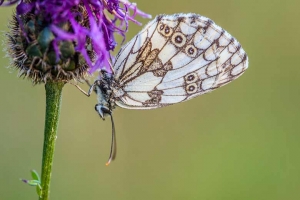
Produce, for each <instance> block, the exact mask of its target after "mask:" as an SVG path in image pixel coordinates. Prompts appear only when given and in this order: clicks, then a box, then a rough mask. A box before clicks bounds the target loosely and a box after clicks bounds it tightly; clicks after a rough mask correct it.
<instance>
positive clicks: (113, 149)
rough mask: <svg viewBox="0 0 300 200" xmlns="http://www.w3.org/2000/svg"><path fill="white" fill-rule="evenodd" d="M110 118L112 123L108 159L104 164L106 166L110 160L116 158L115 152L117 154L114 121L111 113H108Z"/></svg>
mask: <svg viewBox="0 0 300 200" xmlns="http://www.w3.org/2000/svg"><path fill="white" fill-rule="evenodd" d="M110 119H111V125H112V134H111V145H110V154H109V158H108V161H107V162H106V164H105V165H106V166H107V165H109V164H110V163H111V161H113V160H114V159H115V158H116V154H117V142H116V130H115V123H114V118H113V116H112V114H110Z"/></svg>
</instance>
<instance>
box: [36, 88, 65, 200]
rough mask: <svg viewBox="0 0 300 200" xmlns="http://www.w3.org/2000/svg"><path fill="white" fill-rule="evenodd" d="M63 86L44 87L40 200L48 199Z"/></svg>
mask: <svg viewBox="0 0 300 200" xmlns="http://www.w3.org/2000/svg"><path fill="white" fill-rule="evenodd" d="M63 86H64V83H62V82H47V83H46V85H45V89H46V116H45V130H44V134H45V135H44V147H43V161H42V179H41V186H42V191H41V195H40V198H39V199H40V200H48V199H49V194H50V180H51V170H52V164H53V157H54V148H55V141H56V134H57V127H58V121H59V114H60V107H61V97H62V88H63Z"/></svg>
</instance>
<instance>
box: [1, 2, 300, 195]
mask: <svg viewBox="0 0 300 200" xmlns="http://www.w3.org/2000/svg"><path fill="white" fill-rule="evenodd" d="M137 3H138V6H139V8H140V9H142V10H143V11H145V12H147V13H150V14H152V15H153V16H155V15H157V14H160V13H167V14H172V13H178V12H185V13H187V12H194V13H199V14H201V15H204V16H207V17H209V18H211V19H212V20H214V21H215V22H216V24H218V25H220V26H221V27H223V28H224V29H225V30H227V31H228V32H229V33H231V34H232V35H233V36H234V37H236V38H237V39H238V41H239V42H240V43H241V44H242V46H243V48H244V49H245V51H246V52H247V53H248V56H249V61H250V67H249V69H248V70H247V71H246V73H245V74H244V75H243V76H242V77H240V78H239V79H238V80H236V81H234V82H233V83H230V84H229V85H227V86H225V87H222V88H220V89H218V90H217V91H214V92H213V93H210V94H207V95H204V96H201V97H198V98H196V99H193V100H191V101H189V102H186V103H181V104H177V105H173V106H170V107H165V108H162V109H156V110H146V111H142V110H126V109H121V108H118V109H117V110H115V112H114V117H115V123H116V130H117V139H118V155H117V159H116V161H115V162H113V163H112V164H111V165H110V166H109V167H107V166H105V162H106V161H107V158H108V154H109V148H110V138H111V124H110V122H109V120H107V121H106V122H103V121H102V120H101V119H100V118H99V116H98V114H97V113H96V112H95V111H94V105H95V104H96V96H95V95H93V96H92V97H90V98H87V97H85V96H84V95H82V94H81V93H80V92H79V91H78V90H77V89H76V88H75V87H74V86H71V85H67V86H66V87H65V88H64V94H63V106H62V112H61V120H60V124H59V132H58V139H57V144H56V152H55V159H54V167H53V175H52V183H51V199H64V200H67V199H74V200H82V199H95V200H96V199H120V200H122V199H126V200H128V199H143V200H153V199H167V200H169V199H176V200H181V199H189V200H190V199H197V200H198V199H205V200H227V199H228V200H235V199H238V200H240V199H242V200H248V199H249V200H254V199H255V200H283V199H284V200H297V199H300V158H299V153H300V145H299V141H300V134H299V128H300V106H299V100H300V63H299V57H300V56H299V53H300V51H299V50H300V49H299V46H300V39H299V38H300V37H299V35H300V26H299V19H300V12H299V7H300V1H297V0H287V1H282V0H260V1H255V0H252V1H250V0H248V1H246V0H226V1H224V0H210V1H199V0H184V1H171V0H164V1H162V0H152V1H145V0H144V1H143V0H137ZM0 12H1V19H0V26H1V27H0V30H7V28H6V27H7V20H8V19H10V14H11V12H12V10H11V8H1V11H0ZM138 20H139V21H141V22H143V23H144V24H145V23H146V22H147V20H144V19H140V18H138ZM140 29H141V27H139V26H137V25H135V24H132V23H131V24H130V31H129V33H128V35H127V38H128V39H130V38H132V37H133V36H134V35H135V34H136V33H137V32H138V31H139V30H140ZM2 38H3V37H2ZM1 40H3V39H1ZM4 55H5V52H1V53H0V59H1V60H0V62H1V67H0V91H1V98H0V123H1V128H0V199H1V200H2V199H5V200H6V199H37V196H36V194H35V188H33V187H29V186H27V185H25V184H23V183H22V182H20V181H19V178H30V173H29V170H31V169H36V170H37V171H38V172H40V167H41V155H42V146H43V144H42V142H43V127H44V114H45V111H44V110H45V94H44V93H45V92H44V87H43V85H39V86H35V87H33V86H32V84H31V82H30V81H27V80H23V79H19V78H17V72H16V71H14V70H11V69H7V68H6V66H8V64H9V62H8V59H7V58H4ZM84 88H85V89H87V87H84Z"/></svg>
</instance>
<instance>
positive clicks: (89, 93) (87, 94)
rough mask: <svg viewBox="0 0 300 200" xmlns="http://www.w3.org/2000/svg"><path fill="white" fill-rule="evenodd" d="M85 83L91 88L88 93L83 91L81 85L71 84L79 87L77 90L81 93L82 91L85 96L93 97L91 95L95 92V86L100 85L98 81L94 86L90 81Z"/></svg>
mask: <svg viewBox="0 0 300 200" xmlns="http://www.w3.org/2000/svg"><path fill="white" fill-rule="evenodd" d="M85 82H86V83H87V84H88V85H89V86H90V89H89V91H88V92H86V91H84V90H83V89H82V88H81V87H80V86H79V85H77V84H74V83H71V84H72V85H74V86H75V87H77V89H78V90H79V91H81V92H82V93H83V94H85V95H86V96H88V97H89V96H91V93H92V92H93V91H94V87H95V85H97V84H98V81H95V82H94V83H93V84H92V85H91V84H90V83H89V81H88V80H86V81H85Z"/></svg>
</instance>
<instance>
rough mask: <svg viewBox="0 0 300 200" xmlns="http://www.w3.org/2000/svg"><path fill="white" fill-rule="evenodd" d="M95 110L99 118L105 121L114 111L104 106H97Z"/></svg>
mask: <svg viewBox="0 0 300 200" xmlns="http://www.w3.org/2000/svg"><path fill="white" fill-rule="evenodd" d="M95 110H96V111H97V112H98V114H99V116H100V117H101V118H102V119H103V120H104V119H105V117H106V116H108V115H109V116H110V115H112V111H111V110H110V109H109V108H108V107H107V106H105V105H103V104H100V103H98V104H96V105H95Z"/></svg>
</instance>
